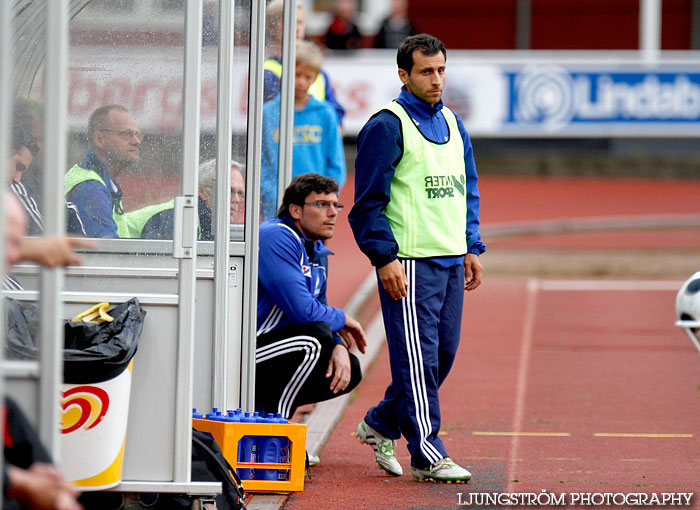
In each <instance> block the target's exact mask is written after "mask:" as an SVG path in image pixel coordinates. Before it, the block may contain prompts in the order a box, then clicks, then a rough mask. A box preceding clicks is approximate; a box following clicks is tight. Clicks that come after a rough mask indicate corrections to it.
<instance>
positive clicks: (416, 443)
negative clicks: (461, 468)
mask: <svg viewBox="0 0 700 510" xmlns="http://www.w3.org/2000/svg"><path fill="white" fill-rule="evenodd" d="M401 263H402V264H403V266H404V269H405V271H406V277H407V280H408V287H407V289H406V292H407V296H406V297H405V298H401V299H399V300H394V299H392V298H391V296H389V294H388V293H387V292H386V291H385V290H384V287H383V285H382V283H381V281H380V282H379V298H380V301H381V305H382V315H383V317H384V328H385V329H386V335H387V344H388V347H389V358H390V364H391V378H392V382H391V384H390V385H389V387H388V388H387V389H386V393H385V395H384V400H382V401H381V402H380V403H379V404H378V405H376V406H374V407H372V408H371V409H370V410H369V411H368V412H367V415H366V416H365V421H366V422H367V424H368V425H369V426H370V427H372V428H373V429H375V430H376V431H377V432H379V433H380V434H382V435H384V436H386V437H388V438H391V439H399V438H400V437H401V435H403V436H404V437H405V438H406V440H407V441H408V450H409V452H410V453H411V465H413V466H415V467H418V468H424V467H426V466H428V465H431V464H433V463H434V462H436V461H438V460H440V459H442V458H444V457H447V456H448V455H447V452H446V451H445V446H444V445H443V443H442V440H441V439H440V438H439V437H438V432H439V430H440V399H439V396H438V388H439V387H440V385H441V384H442V383H443V381H444V380H445V378H446V377H447V374H448V373H449V372H450V368H451V367H452V363H453V362H454V358H455V354H456V353H457V347H458V346H459V337H460V328H461V324H462V305H463V303H464V265H463V264H459V265H455V266H452V267H449V268H442V267H439V266H437V265H435V264H433V263H431V262H428V261H425V260H419V259H402V260H401Z"/></svg>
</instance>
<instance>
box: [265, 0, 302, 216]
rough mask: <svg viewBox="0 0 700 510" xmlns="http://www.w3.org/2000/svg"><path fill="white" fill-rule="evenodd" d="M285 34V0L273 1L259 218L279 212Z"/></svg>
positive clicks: (268, 22)
mask: <svg viewBox="0 0 700 510" xmlns="http://www.w3.org/2000/svg"><path fill="white" fill-rule="evenodd" d="M287 1H296V0H287ZM283 33H284V0H272V2H270V3H269V4H268V6H267V11H266V14H265V92H264V101H265V105H264V106H263V127H262V168H261V177H260V202H261V209H260V221H264V220H268V219H270V218H274V217H276V215H277V214H276V209H277V186H278V184H277V183H278V171H277V168H278V164H279V163H278V162H279V140H280V88H281V77H282V73H283V66H282V40H283Z"/></svg>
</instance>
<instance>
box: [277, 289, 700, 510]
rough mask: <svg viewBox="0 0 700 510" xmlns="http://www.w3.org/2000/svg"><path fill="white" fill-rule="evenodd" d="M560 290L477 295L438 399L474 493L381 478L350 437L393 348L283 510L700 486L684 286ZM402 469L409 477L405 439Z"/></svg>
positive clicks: (698, 413)
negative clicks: (677, 315)
mask: <svg viewBox="0 0 700 510" xmlns="http://www.w3.org/2000/svg"><path fill="white" fill-rule="evenodd" d="M559 285H563V287H562V288H561V289H560V290H555V289H554V288H552V286H551V285H550V284H549V283H548V282H528V281H525V280H515V281H512V280H511V281H508V280H496V281H490V282H488V284H486V285H484V286H483V287H482V288H481V289H479V290H478V291H477V292H475V293H471V294H469V295H468V297H467V301H466V305H465V316H464V321H463V326H462V327H463V337H462V338H463V340H462V345H461V346H460V349H459V352H458V355H457V360H456V362H455V366H454V368H453V370H452V373H451V374H450V376H449V377H448V379H447V381H446V383H445V385H444V386H443V388H442V389H441V400H442V414H443V416H442V428H441V437H442V439H443V441H444V442H445V444H446V446H447V449H448V452H449V453H450V455H451V456H452V457H453V459H455V460H456V461H458V462H460V463H462V464H463V465H465V466H467V467H468V469H470V470H471V471H472V472H473V474H474V480H473V481H472V482H471V483H469V484H468V485H438V484H420V483H415V482H413V481H412V480H411V478H410V475H409V474H404V476H403V477H401V478H391V477H387V476H382V472H380V471H379V470H378V469H377V468H376V466H375V464H374V461H373V454H372V451H371V449H370V448H369V447H368V446H366V445H360V444H359V443H357V441H356V439H355V438H354V437H352V435H351V433H352V432H353V431H354V430H355V427H356V425H357V423H358V422H359V420H360V419H362V417H363V416H364V413H365V411H366V410H367V408H368V407H370V406H371V405H374V404H375V403H376V402H377V401H378V400H379V399H381V396H382V393H383V390H384V388H385V386H386V385H387V384H388V382H389V370H388V356H387V353H386V349H384V350H383V351H382V354H381V356H380V357H379V359H378V360H377V362H376V364H375V366H374V367H373V370H371V371H370V372H369V374H367V375H366V378H365V380H364V381H363V382H362V383H361V385H360V387H359V391H358V393H357V396H356V398H355V399H354V400H353V402H352V404H351V405H350V407H349V408H348V409H347V410H346V412H345V414H344V416H343V418H342V419H341V421H340V422H339V424H338V425H337V427H336V428H335V430H334V432H333V434H332V436H331V437H330V439H329V441H328V442H327V443H326V445H325V447H324V448H323V450H322V451H321V460H322V461H321V465H320V466H318V467H317V468H314V469H313V471H312V474H313V479H312V480H311V481H310V482H307V485H306V488H305V490H304V492H303V493H299V494H293V495H292V496H291V497H290V499H289V501H288V502H287V504H286V505H285V507H284V508H285V509H290V510H297V509H306V508H314V507H323V508H333V509H336V510H342V509H351V508H352V509H356V508H367V509H386V508H396V509H404V508H406V509H407V508H421V509H427V508H431V509H433V508H434V509H438V508H440V509H441V508H455V507H456V506H457V504H458V501H459V499H458V498H459V497H460V496H459V493H462V497H463V498H464V497H466V494H467V493H469V492H475V493H479V492H490V493H493V492H506V491H507V492H535V493H539V492H540V491H541V490H548V491H551V492H555V493H557V494H562V493H566V494H571V493H574V492H624V493H632V492H647V493H651V492H655V493H659V492H696V491H697V490H698V489H700V486H699V482H698V477H697V473H698V469H699V468H700V437H699V436H698V432H699V430H698V424H699V423H700V406H698V382H699V371H698V367H699V366H700V359H698V353H697V351H696V350H695V349H694V347H693V346H692V345H691V343H690V341H689V340H688V339H687V338H686V337H685V335H683V334H682V332H681V331H680V330H679V329H677V328H675V327H674V326H673V320H674V319H673V299H674V296H675V283H671V284H670V285H668V288H669V289H671V290H649V289H651V288H653V286H652V285H649V288H648V289H646V290H643V289H645V288H646V287H645V285H647V284H646V283H645V282H638V283H637V285H642V287H641V289H640V290H632V291H630V290H604V289H599V290H575V289H574V288H573V287H571V286H569V287H567V285H566V282H564V283H563V284H561V283H560V284H559ZM594 288H595V286H594ZM513 433H525V434H528V435H523V436H517V435H510V434H513ZM529 434H535V435H529ZM599 434H613V435H617V436H615V437H605V436H600V435H599ZM625 434H641V436H640V437H624V435H625ZM398 459H399V461H400V462H401V464H402V465H403V466H404V470H405V471H406V472H407V471H408V465H409V457H408V452H407V450H406V447H405V442H404V441H403V440H401V441H399V455H398ZM696 504H697V503H696Z"/></svg>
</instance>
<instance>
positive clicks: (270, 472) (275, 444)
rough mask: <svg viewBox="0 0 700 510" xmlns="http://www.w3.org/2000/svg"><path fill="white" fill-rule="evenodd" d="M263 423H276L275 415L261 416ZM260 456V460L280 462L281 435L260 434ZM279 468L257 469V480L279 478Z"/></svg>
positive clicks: (272, 462) (271, 462)
mask: <svg viewBox="0 0 700 510" xmlns="http://www.w3.org/2000/svg"><path fill="white" fill-rule="evenodd" d="M259 421H260V422H261V423H276V420H275V419H274V416H273V415H271V414H270V415H268V416H266V417H259ZM258 447H259V449H258V458H259V460H260V462H265V463H268V464H278V463H279V462H280V454H281V451H282V449H281V444H280V438H279V437H273V436H260V437H258ZM278 471H279V470H278V469H272V468H270V469H256V470H255V478H256V479H257V480H279V477H278Z"/></svg>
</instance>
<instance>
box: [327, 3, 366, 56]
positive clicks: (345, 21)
mask: <svg viewBox="0 0 700 510" xmlns="http://www.w3.org/2000/svg"><path fill="white" fill-rule="evenodd" d="M333 11H334V16H333V19H332V20H331V23H330V25H328V30H327V31H326V48H328V49H329V50H356V49H358V48H360V46H361V45H362V40H361V35H360V29H359V28H358V27H357V24H356V23H355V16H356V15H357V0H336V1H335V3H334V6H333Z"/></svg>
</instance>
